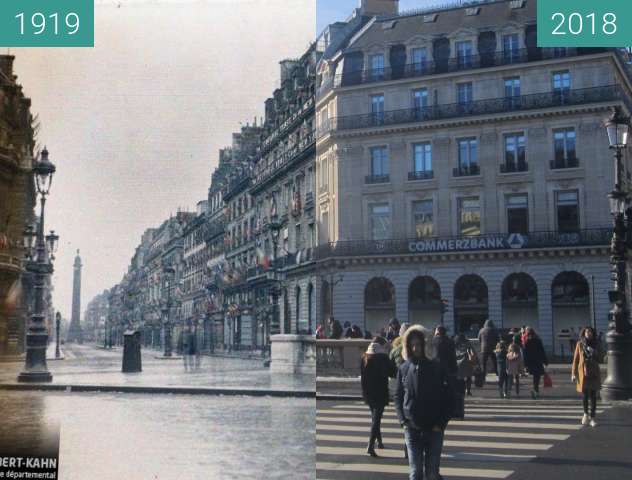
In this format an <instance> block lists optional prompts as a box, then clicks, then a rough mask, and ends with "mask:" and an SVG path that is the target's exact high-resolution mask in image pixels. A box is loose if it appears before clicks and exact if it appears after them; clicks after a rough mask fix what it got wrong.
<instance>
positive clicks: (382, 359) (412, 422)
mask: <svg viewBox="0 0 632 480" xmlns="http://www.w3.org/2000/svg"><path fill="white" fill-rule="evenodd" d="M333 322H336V321H335V320H334V321H333ZM333 322H331V323H330V327H332V329H331V330H332V334H333V333H334V332H336V333H337V334H338V337H337V338H343V337H344V336H345V335H346V329H349V328H350V329H351V331H353V327H352V326H345V327H344V328H343V326H341V325H340V324H338V327H340V328H339V329H336V328H335V323H333ZM332 324H333V325H332ZM380 333H382V334H380V335H377V336H374V337H372V339H371V343H370V344H369V346H368V348H367V350H366V352H365V353H364V354H363V355H362V359H361V365H360V369H361V385H362V395H363V398H364V400H365V402H366V403H367V405H368V406H369V409H370V412H371V431H370V435H369V442H368V446H367V454H368V455H370V456H372V457H377V456H378V455H377V452H376V449H378V450H379V449H383V448H384V443H383V441H382V434H381V420H382V415H383V413H384V409H385V407H386V406H387V405H388V404H389V402H390V401H391V400H392V401H393V402H394V406H395V410H396V412H397V417H398V419H399V423H400V424H401V426H402V428H403V433H404V444H405V448H404V453H405V456H406V457H407V458H408V462H409V466H410V478H411V480H420V479H422V478H425V479H426V480H439V479H441V478H442V477H441V475H440V474H439V467H440V460H441V451H442V448H443V436H444V431H445V428H446V426H447V424H448V422H449V421H450V420H451V419H463V418H464V415H465V397H466V396H469V395H472V384H473V379H474V385H475V386H478V387H482V386H483V384H484V382H485V378H486V375H487V372H488V367H489V366H490V365H491V369H490V372H491V371H493V372H494V373H495V374H496V376H497V378H498V392H499V396H500V398H503V399H509V398H510V397H511V395H512V391H513V389H514V388H515V392H516V396H519V395H520V379H521V378H523V377H525V376H527V375H530V376H531V377H532V388H531V397H532V398H533V399H538V398H539V397H540V383H541V380H542V379H543V378H544V383H545V386H547V384H548V383H549V382H550V377H548V375H547V374H546V371H545V367H546V366H547V365H548V358H547V355H546V352H545V350H544V345H543V343H542V340H541V339H540V337H539V336H538V335H537V333H536V331H535V330H534V329H533V328H532V327H528V326H525V327H523V328H521V329H517V328H516V329H511V330H510V331H509V332H507V333H505V334H501V332H500V331H499V330H498V329H497V328H496V327H495V326H494V324H493V322H492V321H491V320H487V321H486V322H485V324H484V326H483V328H482V329H481V330H480V331H479V334H478V340H479V345H480V348H479V350H478V351H477V349H476V348H474V346H473V345H472V342H471V341H470V340H469V339H468V338H467V337H466V336H465V335H464V334H463V333H459V334H457V335H456V336H454V338H451V337H450V336H449V335H448V333H447V331H446V329H445V327H444V326H443V325H439V326H437V327H436V328H435V329H434V330H430V329H428V328H426V327H424V326H421V325H409V324H407V323H403V324H401V325H400V323H399V322H398V321H397V319H392V320H391V321H390V322H389V324H388V326H387V327H386V328H385V329H384V331H383V332H380ZM345 338H361V337H345ZM601 360H602V357H601V348H600V346H599V342H598V339H597V336H596V334H595V331H594V330H593V329H592V328H591V327H586V328H584V329H582V330H581V333H580V334H579V336H578V339H577V341H576V343H575V351H574V356H573V363H572V368H571V378H572V381H573V382H575V383H576V389H577V391H578V392H579V393H581V394H582V395H583V406H584V415H583V417H582V419H581V423H582V424H583V425H588V424H590V425H591V426H593V427H594V426H596V420H595V412H596V404H597V392H598V390H599V389H600V386H601V378H600V371H599V362H600V361H601ZM389 379H391V380H390V382H391V383H394V385H393V386H394V389H393V390H394V391H393V392H392V395H391V394H390V392H389ZM392 379H395V380H392ZM424 472H425V473H424Z"/></svg>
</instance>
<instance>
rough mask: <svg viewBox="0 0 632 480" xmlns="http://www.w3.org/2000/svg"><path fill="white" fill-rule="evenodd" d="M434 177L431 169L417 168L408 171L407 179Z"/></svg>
mask: <svg viewBox="0 0 632 480" xmlns="http://www.w3.org/2000/svg"><path fill="white" fill-rule="evenodd" d="M432 178H434V172H433V171H432V170H419V171H417V172H408V180H410V181H413V180H430V179H432Z"/></svg>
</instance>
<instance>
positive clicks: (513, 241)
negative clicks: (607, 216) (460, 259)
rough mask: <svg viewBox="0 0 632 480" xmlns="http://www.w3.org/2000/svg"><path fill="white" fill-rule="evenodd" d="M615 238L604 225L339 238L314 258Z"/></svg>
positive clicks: (580, 242)
mask: <svg viewBox="0 0 632 480" xmlns="http://www.w3.org/2000/svg"><path fill="white" fill-rule="evenodd" d="M611 238H612V229H611V228H605V227H604V228H593V229H586V230H580V231H577V232H570V233H561V232H556V231H540V232H531V233H528V234H526V235H522V234H518V233H513V234H511V233H495V234H488V235H478V236H470V237H463V236H458V237H457V236H454V237H434V238H423V239H418V238H408V239H406V238H403V239H391V240H354V241H338V242H330V243H329V244H325V245H320V246H318V247H316V248H315V251H314V258H315V259H316V260H322V259H325V258H331V257H355V256H367V255H399V254H415V255H419V254H428V253H450V252H473V251H490V250H520V249H527V248H557V247H582V246H597V245H602V246H607V245H609V244H610V239H611Z"/></svg>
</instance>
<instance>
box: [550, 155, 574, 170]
mask: <svg viewBox="0 0 632 480" xmlns="http://www.w3.org/2000/svg"><path fill="white" fill-rule="evenodd" d="M577 167H579V158H577V157H570V158H558V159H555V160H551V170H559V169H563V168H577Z"/></svg>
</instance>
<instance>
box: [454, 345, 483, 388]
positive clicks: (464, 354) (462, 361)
mask: <svg viewBox="0 0 632 480" xmlns="http://www.w3.org/2000/svg"><path fill="white" fill-rule="evenodd" d="M454 347H455V353H456V368H457V372H456V377H457V379H458V380H459V381H460V382H461V390H462V391H463V395H467V396H470V397H471V396H472V375H474V366H475V365H477V364H478V357H477V356H476V352H475V351H474V348H473V347H472V344H471V343H470V341H469V340H468V339H467V337H466V336H465V334H463V333H459V334H458V335H457V336H456V337H454Z"/></svg>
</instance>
